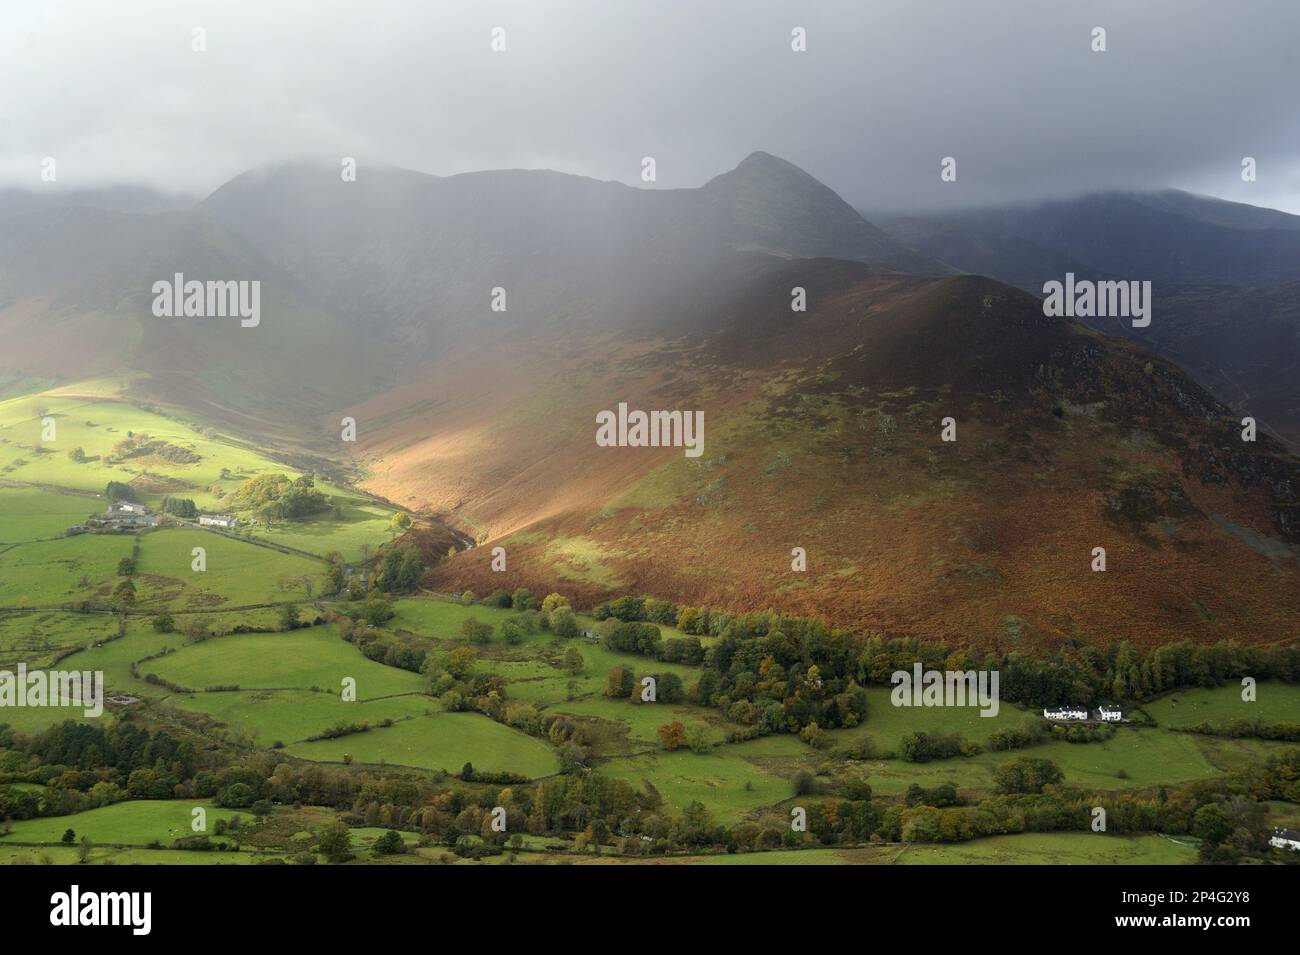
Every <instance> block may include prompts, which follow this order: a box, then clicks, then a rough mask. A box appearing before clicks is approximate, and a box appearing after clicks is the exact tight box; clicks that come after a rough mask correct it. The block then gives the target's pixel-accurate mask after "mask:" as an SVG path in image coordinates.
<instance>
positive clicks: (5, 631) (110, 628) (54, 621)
mask: <svg viewBox="0 0 1300 955" xmlns="http://www.w3.org/2000/svg"><path fill="white" fill-rule="evenodd" d="M116 633H117V618H116V617H114V616H112V615H110V614H85V613H70V612H68V611H61V610H40V611H34V612H28V613H23V612H14V613H0V667H7V668H9V669H12V668H13V666H14V665H16V664H17V663H18V662H19V661H20V660H21V661H23V662H25V663H26V664H27V666H28V667H29V668H30V667H35V666H46V665H48V664H49V662H50V661H51V660H52V659H53V658H54V657H56V656H59V655H61V654H63V653H66V652H67V651H68V650H71V649H73V648H76V647H85V646H90V645H93V644H94V643H96V642H97V641H101V640H104V639H106V638H108V637H110V636H113V635H115V634H116Z"/></svg>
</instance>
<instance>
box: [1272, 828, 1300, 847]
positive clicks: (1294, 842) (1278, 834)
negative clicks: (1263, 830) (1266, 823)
mask: <svg viewBox="0 0 1300 955" xmlns="http://www.w3.org/2000/svg"><path fill="white" fill-rule="evenodd" d="M1268 844H1269V845H1270V846H1274V847H1276V848H1278V849H1290V850H1291V851H1292V852H1300V832H1296V831H1295V830H1294V829H1283V828H1281V827H1280V826H1279V827H1278V828H1276V829H1274V830H1273V838H1272V839H1269V840H1268Z"/></svg>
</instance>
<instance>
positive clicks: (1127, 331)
mask: <svg viewBox="0 0 1300 955" xmlns="http://www.w3.org/2000/svg"><path fill="white" fill-rule="evenodd" d="M884 227H885V228H886V230H887V231H889V232H890V233H891V234H892V235H894V236H896V237H897V238H899V239H900V240H902V241H905V242H907V243H909V244H911V245H914V246H915V247H917V248H918V249H921V250H923V251H924V252H926V253H927V254H929V255H932V256H934V257H936V258H939V259H942V260H943V261H945V262H949V263H951V264H952V265H954V266H956V267H958V268H960V269H963V270H965V271H969V272H974V273H978V274H982V275H991V276H993V277H995V278H998V279H1001V280H1002V281H1005V282H1009V283H1011V284H1014V285H1016V286H1018V287H1020V288H1023V289H1025V290H1026V291H1029V292H1032V293H1034V294H1036V295H1041V293H1042V287H1043V283H1044V282H1046V281H1049V280H1052V279H1056V280H1060V279H1062V278H1063V276H1064V275H1065V273H1066V272H1073V273H1074V274H1075V275H1076V277H1078V278H1091V279H1103V278H1104V279H1117V278H1123V279H1139V280H1150V281H1151V282H1152V283H1153V291H1154V295H1155V309H1156V312H1155V318H1154V320H1153V322H1152V324H1151V326H1150V327H1148V328H1145V329H1140V330H1139V329H1133V328H1132V327H1131V326H1130V325H1129V324H1128V323H1126V322H1117V321H1114V320H1113V319H1106V320H1097V321H1096V322H1094V323H1093V324H1094V325H1095V327H1097V328H1099V329H1100V330H1102V331H1105V332H1107V333H1108V334H1120V335H1125V336H1127V337H1131V338H1133V339H1134V340H1137V341H1140V342H1142V343H1144V344H1145V345H1147V346H1148V347H1150V348H1152V349H1154V350H1155V351H1156V352H1158V353H1159V354H1162V355H1166V356H1168V357H1170V358H1173V359H1174V360H1176V361H1178V362H1180V363H1181V364H1182V365H1183V366H1184V367H1185V368H1187V369H1188V370H1189V371H1191V372H1192V373H1193V374H1194V375H1195V376H1196V377H1197V380H1198V381H1200V382H1201V383H1202V384H1203V385H1205V386H1206V387H1208V388H1210V389H1211V390H1212V391H1213V392H1214V393H1215V394H1216V395H1218V396H1219V397H1220V398H1222V399H1224V400H1225V401H1228V402H1230V403H1232V405H1233V407H1235V408H1238V409H1239V410H1241V411H1242V412H1248V413H1251V414H1255V415H1257V416H1258V417H1259V418H1260V419H1261V422H1262V423H1263V424H1264V425H1266V426H1268V427H1271V428H1273V429H1275V431H1276V432H1277V433H1278V434H1279V435H1281V436H1283V437H1284V438H1286V439H1287V440H1289V441H1290V442H1292V444H1293V445H1295V446H1297V447H1300V380H1298V379H1300V376H1297V374H1296V369H1297V368H1300V216H1293V215H1288V214H1287V213H1284V212H1278V211H1276V210H1273V209H1262V208H1258V207H1256V206H1249V205H1244V204H1241V203H1234V202H1224V201H1222V200H1219V199H1212V198H1208V197H1205V196H1196V195H1192V194H1190V193H1186V192H1179V191H1175V190H1169V191H1165V192H1160V193H1149V194H1146V193H1108V194H1101V195H1095V196H1086V197H1083V198H1080V199H1074V200H1070V201H1066V202H1048V203H1042V204H1040V205H1024V206H1008V207H1004V208H996V209H985V210H978V211H967V212H957V213H952V214H948V215H937V216H927V217H917V218H908V219H897V220H891V221H889V222H886V223H884Z"/></svg>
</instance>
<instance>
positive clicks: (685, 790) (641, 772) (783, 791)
mask: <svg viewBox="0 0 1300 955" xmlns="http://www.w3.org/2000/svg"><path fill="white" fill-rule="evenodd" d="M751 746H752V744H750V743H742V744H739V745H737V746H726V747H722V748H720V749H716V750H714V751H713V752H711V753H705V754H700V753H694V752H692V751H690V750H677V751H675V752H672V753H664V752H661V753H654V754H649V755H644V756H632V757H624V758H619V759H611V760H609V761H608V762H604V763H601V764H600V772H601V774H602V775H606V776H610V777H613V778H614V779H622V780H626V781H627V782H628V783H630V784H631V785H632V786H633V787H635V788H637V789H643V788H644V789H647V790H649V789H651V788H653V791H654V792H657V793H658V794H659V796H660V797H661V798H662V799H663V803H664V805H665V807H666V808H668V809H671V810H672V812H673V813H675V814H680V813H681V812H682V810H684V809H685V808H686V807H687V806H688V805H689V804H690V803H692V802H694V801H695V800H699V801H700V802H702V803H704V805H706V806H708V807H709V809H710V810H711V811H712V812H713V813H714V815H715V817H716V818H717V819H718V821H720V822H735V821H736V820H737V819H738V818H739V817H740V816H742V815H743V814H745V813H747V812H749V811H751V810H753V809H757V808H759V807H761V806H770V805H773V804H775V803H778V802H780V801H782V800H783V799H786V798H788V797H789V796H790V795H792V794H793V790H792V789H791V787H790V783H789V781H788V780H786V779H783V778H781V777H780V776H778V775H774V774H771V773H768V772H766V771H765V770H763V769H762V768H760V766H759V765H758V764H757V763H755V762H753V761H752V760H751V759H749V758H747V757H748V755H749V754H751V753H753V754H757V750H755V749H750V747H751Z"/></svg>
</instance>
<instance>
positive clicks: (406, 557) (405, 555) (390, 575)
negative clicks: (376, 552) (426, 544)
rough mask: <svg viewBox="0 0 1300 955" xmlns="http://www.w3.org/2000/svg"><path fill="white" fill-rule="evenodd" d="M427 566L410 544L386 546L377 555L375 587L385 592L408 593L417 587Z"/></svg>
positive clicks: (421, 555)
mask: <svg viewBox="0 0 1300 955" xmlns="http://www.w3.org/2000/svg"><path fill="white" fill-rule="evenodd" d="M427 566H428V562H427V561H426V560H425V559H424V555H423V554H421V553H420V551H419V549H418V548H416V547H413V546H411V545H410V544H406V545H403V546H401V547H388V548H386V549H385V550H384V552H383V553H382V554H381V555H380V557H379V561H378V566H377V568H376V572H375V588H376V589H377V590H379V591H381V592H383V593H386V594H409V593H411V592H412V591H413V590H418V589H419V587H420V581H421V580H422V579H423V578H424V570H425V568H426V567H427Z"/></svg>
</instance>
